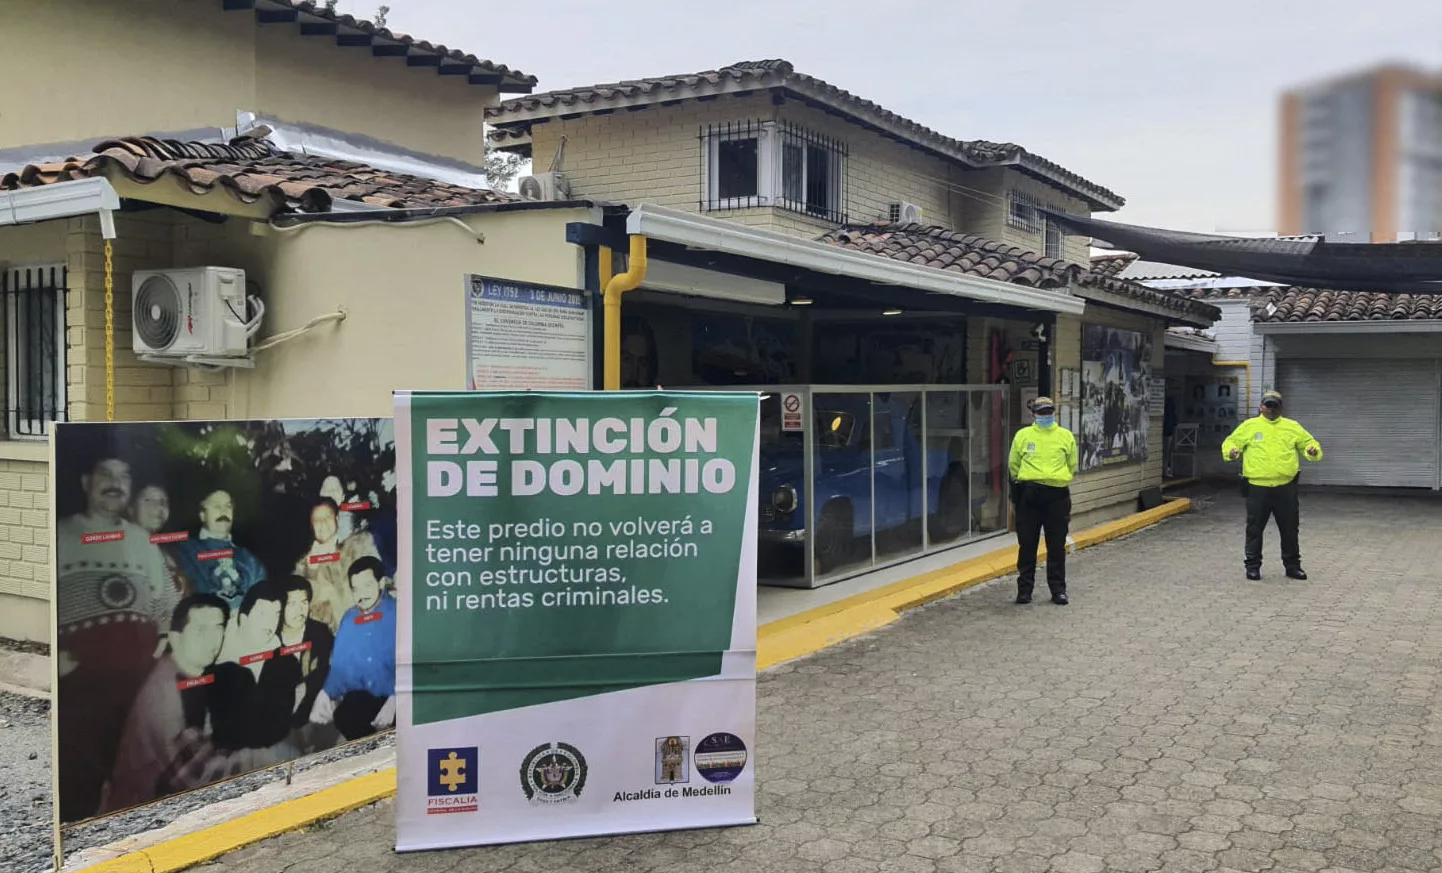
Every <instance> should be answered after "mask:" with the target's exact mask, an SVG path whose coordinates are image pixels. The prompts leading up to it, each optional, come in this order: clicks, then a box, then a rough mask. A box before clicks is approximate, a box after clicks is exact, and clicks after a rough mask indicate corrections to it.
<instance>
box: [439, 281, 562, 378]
mask: <svg viewBox="0 0 1442 873" xmlns="http://www.w3.org/2000/svg"><path fill="white" fill-rule="evenodd" d="M590 338H591V317H590V307H589V306H588V305H587V299H586V294H585V292H583V291H578V290H574V289H570V288H553V287H548V286H545V285H532V284H529V283H525V282H513V281H510V280H507V279H491V278H488V277H485V276H467V277H466V342H467V348H466V368H467V371H468V376H467V382H468V387H469V388H470V389H471V390H472V391H499V390H520V391H527V390H529V391H589V390H590V389H591V354H590V347H591V342H590Z"/></svg>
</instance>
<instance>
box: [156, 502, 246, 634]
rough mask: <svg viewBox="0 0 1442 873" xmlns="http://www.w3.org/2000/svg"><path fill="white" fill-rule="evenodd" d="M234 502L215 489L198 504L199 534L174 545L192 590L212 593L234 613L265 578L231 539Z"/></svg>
mask: <svg viewBox="0 0 1442 873" xmlns="http://www.w3.org/2000/svg"><path fill="white" fill-rule="evenodd" d="M234 520H235V501H234V500H233V499H232V498H231V496H230V493H229V492H228V491H224V490H219V489H217V490H215V491H212V492H210V493H209V494H207V495H206V497H205V499H204V500H202V501H201V502H200V533H199V534H198V535H196V537H195V538H194V539H190V540H186V541H185V542H183V543H179V544H178V545H177V546H176V549H175V552H176V558H177V560H178V561H179V563H180V567H181V569H182V570H184V571H185V575H186V576H188V577H189V578H190V581H191V584H192V585H193V586H194V590H195V591H196V592H197V593H200V594H214V595H216V596H218V597H220V599H222V600H224V601H225V603H226V606H228V607H229V608H230V611H231V612H232V613H234V612H235V611H237V610H238V609H240V603H241V600H242V599H243V598H244V597H245V592H247V591H249V590H250V587H251V586H252V585H254V584H255V583H257V582H259V581H261V580H262V579H264V578H265V567H264V565H262V564H261V563H260V560H259V559H257V558H256V557H255V555H254V554H253V553H252V552H251V551H250V550H249V549H246V548H245V547H244V546H239V545H236V543H235V541H234V539H233V538H232V530H233V527H234Z"/></svg>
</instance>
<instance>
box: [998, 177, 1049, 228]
mask: <svg viewBox="0 0 1442 873" xmlns="http://www.w3.org/2000/svg"><path fill="white" fill-rule="evenodd" d="M1007 203H1008V209H1007V213H1006V223H1007V224H1009V225H1011V226H1012V227H1015V228H1017V229H1018V230H1024V231H1026V232H1028V233H1041V226H1042V216H1041V212H1039V211H1038V210H1037V207H1038V206H1040V205H1041V201H1040V200H1037V199H1036V198H1035V197H1033V196H1031V195H1030V194H1028V193H1026V192H1025V191H1018V190H1016V189H1015V188H1013V189H1011V196H1010V197H1009V198H1008V200H1007Z"/></svg>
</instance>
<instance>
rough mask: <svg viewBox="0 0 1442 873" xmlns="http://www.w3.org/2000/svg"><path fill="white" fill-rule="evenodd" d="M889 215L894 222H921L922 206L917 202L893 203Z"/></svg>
mask: <svg viewBox="0 0 1442 873" xmlns="http://www.w3.org/2000/svg"><path fill="white" fill-rule="evenodd" d="M887 217H888V218H889V219H890V220H891V223H892V224H921V207H920V206H917V205H916V204H915V203H893V204H891V207H890V214H889V215H888V216H887Z"/></svg>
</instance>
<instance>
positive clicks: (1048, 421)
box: [1036, 415, 1056, 427]
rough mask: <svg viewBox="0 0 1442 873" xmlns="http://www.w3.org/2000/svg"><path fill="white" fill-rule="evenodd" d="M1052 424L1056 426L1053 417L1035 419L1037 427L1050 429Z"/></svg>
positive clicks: (1054, 417)
mask: <svg viewBox="0 0 1442 873" xmlns="http://www.w3.org/2000/svg"><path fill="white" fill-rule="evenodd" d="M1054 424H1056V416H1055V415H1038V416H1037V417H1036V425H1037V427H1051V426H1052V425H1054Z"/></svg>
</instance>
